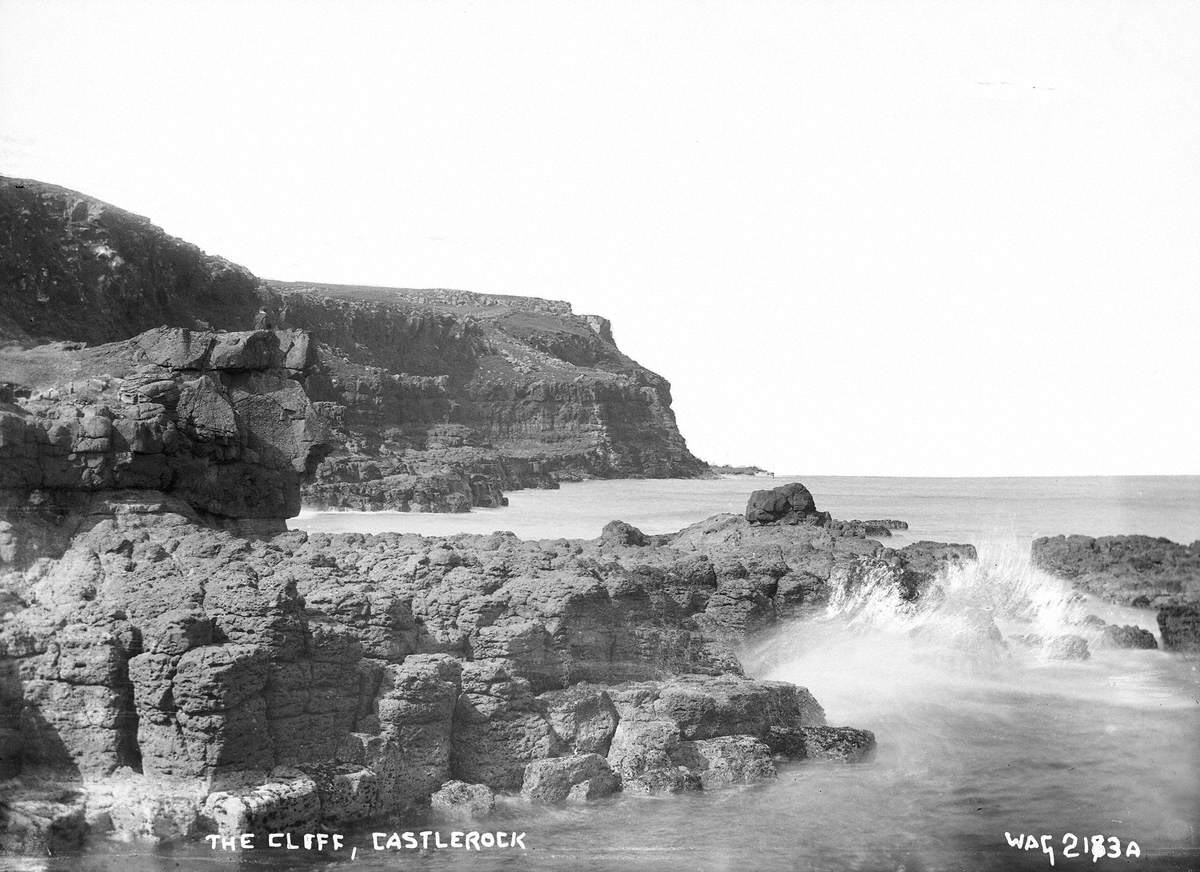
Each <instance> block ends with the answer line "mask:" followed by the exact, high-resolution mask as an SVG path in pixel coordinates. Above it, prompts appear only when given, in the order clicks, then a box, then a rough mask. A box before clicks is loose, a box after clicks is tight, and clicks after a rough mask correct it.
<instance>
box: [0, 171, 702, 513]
mask: <svg viewBox="0 0 1200 872" xmlns="http://www.w3.org/2000/svg"><path fill="white" fill-rule="evenodd" d="M161 326H168V327H178V328H184V329H187V330H191V331H197V332H202V333H203V332H211V331H245V330H249V329H251V328H264V329H267V328H272V327H273V328H276V329H279V330H286V331H295V330H300V331H304V332H305V333H307V334H308V335H309V336H310V337H311V348H310V352H311V359H310V361H309V363H310V365H311V366H312V367H313V368H314V370H315V371H314V372H313V373H312V375H311V376H310V377H309V379H308V385H307V389H308V393H309V397H310V399H311V400H312V401H314V402H315V403H317V404H318V408H319V411H320V414H321V415H322V416H323V417H324V419H325V424H326V426H327V427H328V428H329V430H330V431H331V433H332V434H333V437H334V441H335V442H336V450H334V451H332V452H330V453H329V454H328V456H326V457H325V458H323V459H322V460H321V462H319V463H318V464H316V468H315V469H314V471H313V472H314V475H313V476H312V478H311V479H310V481H308V482H307V483H306V485H305V489H304V494H303V499H304V500H305V502H307V503H309V504H311V505H312V506H313V507H316V508H345V509H365V510H378V509H390V510H399V511H466V510H468V509H470V508H471V507H472V506H499V505H503V504H504V502H505V498H504V492H505V491H507V490H513V489H517V488H523V487H557V485H558V482H559V481H562V480H579V479H584V478H597V477H598V478H620V477H691V476H697V475H707V474H709V473H708V469H707V466H706V465H705V464H704V463H703V462H701V461H699V460H697V459H696V458H695V457H694V456H693V455H692V454H691V453H690V452H689V451H688V450H687V445H686V443H685V442H684V439H683V437H682V436H681V435H680V433H679V429H678V427H677V426H676V423H675V417H674V413H673V412H672V411H671V393H670V385H669V384H668V383H667V381H666V380H665V379H663V378H662V377H661V376H659V375H656V374H655V373H652V372H650V371H649V370H646V369H645V368H643V367H641V366H639V365H638V364H637V363H636V362H635V361H633V360H631V359H630V358H628V357H627V356H625V355H624V354H622V353H621V351H620V350H619V349H618V348H617V346H616V344H615V343H614V341H613V337H612V331H611V328H610V326H609V324H608V322H607V321H605V320H604V319H603V318H598V317H595V316H581V315H575V314H574V313H572V311H571V307H570V305H569V304H567V303H563V302H558V301H553V300H539V299H534V298H530V297H511V296H501V295H488V294H473V293H468V292H464V291H445V290H428V291H415V290H408V289H398V288H371V287H345V286H337V285H318V284H307V283H283V282H268V281H264V280H261V279H259V278H257V277H255V276H254V275H252V274H251V273H250V272H249V271H248V270H246V269H244V268H242V267H239V266H237V265H235V264H231V263H228V262H227V261H224V260H222V259H220V258H216V257H211V256H209V255H206V254H204V253H203V252H201V251H200V250H199V249H197V248H196V247H195V246H192V245H189V244H187V243H185V242H183V241H181V240H178V239H174V238H173V237H170V236H168V235H167V234H165V233H164V232H163V231H162V230H161V229H159V228H157V227H155V226H154V225H153V224H151V223H150V222H149V221H147V220H146V219H145V218H141V217H139V216H137V215H133V214H130V213H128V212H125V211H123V210H121V209H117V208H115V207H113V206H110V205H108V204H106V203H103V202H100V201H98V200H95V199H93V198H90V197H87V196H84V195H82V194H78V193H76V192H74V191H69V190H66V189H63V188H58V187H55V186H52V185H46V184H44V183H41V182H34V181H29V180H19V179H6V178H3V177H0V342H9V343H16V344H18V345H20V346H21V347H24V348H31V347H33V346H36V345H38V344H43V345H44V344H45V343H49V342H64V341H65V342H72V343H80V342H86V343H93V344H95V343H111V342H116V341H124V340H128V339H130V338H132V337H133V336H135V335H138V334H140V333H142V332H144V331H146V330H150V329H153V328H156V327H161ZM90 374H91V373H89V375H90ZM0 381H5V382H11V381H13V379H12V378H11V377H10V376H7V375H0ZM23 387H25V386H24V385H20V384H17V385H16V388H17V389H21V388H23Z"/></svg>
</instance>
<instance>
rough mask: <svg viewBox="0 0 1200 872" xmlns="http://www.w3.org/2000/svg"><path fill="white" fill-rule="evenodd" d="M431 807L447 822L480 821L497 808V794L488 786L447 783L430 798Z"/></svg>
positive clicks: (459, 782) (461, 782)
mask: <svg viewBox="0 0 1200 872" xmlns="http://www.w3.org/2000/svg"><path fill="white" fill-rule="evenodd" d="M429 807H430V808H431V809H433V812H434V814H435V815H436V816H437V817H440V818H443V819H446V820H478V819H479V818H484V817H487V816H488V815H489V814H491V813H492V810H493V809H494V808H495V807H496V794H495V793H494V792H493V791H492V789H491V788H490V787H488V786H487V785H486V784H467V782H465V781H456V780H455V781H447V782H446V783H445V784H443V785H442V786H441V787H439V788H438V790H437V792H436V793H434V794H433V796H431V797H430V798H429Z"/></svg>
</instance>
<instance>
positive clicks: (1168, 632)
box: [1158, 603, 1200, 654]
mask: <svg viewBox="0 0 1200 872" xmlns="http://www.w3.org/2000/svg"><path fill="white" fill-rule="evenodd" d="M1158 631H1159V633H1161V634H1162V640H1163V647H1164V648H1166V649H1167V650H1168V651H1187V652H1190V653H1193V654H1195V653H1200V604H1197V603H1181V604H1179V605H1170V606H1163V607H1162V608H1161V609H1159V610H1158Z"/></svg>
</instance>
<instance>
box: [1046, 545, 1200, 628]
mask: <svg viewBox="0 0 1200 872" xmlns="http://www.w3.org/2000/svg"><path fill="white" fill-rule="evenodd" d="M1033 561H1034V563H1035V564H1036V565H1037V566H1039V567H1040V568H1042V569H1044V570H1046V571H1047V572H1051V573H1053V574H1055V575H1057V576H1059V577H1060V578H1065V579H1068V580H1070V582H1071V583H1072V585H1074V586H1075V587H1076V588H1078V589H1080V590H1082V591H1085V592H1087V593H1090V594H1093V595H1095V596H1098V597H1100V598H1102V599H1106V600H1109V601H1110V602H1116V603H1120V604H1122V605H1130V606H1141V607H1145V608H1155V609H1158V626H1159V632H1160V633H1161V635H1162V639H1163V647H1164V648H1165V649H1166V650H1168V651H1188V652H1195V651H1198V650H1200V619H1198V618H1197V616H1198V615H1200V541H1197V542H1193V543H1192V544H1191V545H1181V544H1180V543H1178V542H1172V541H1171V540H1170V539H1164V538H1161V537H1160V538H1154V537H1150V536H1101V537H1100V538H1092V537H1091V536H1048V537H1043V538H1041V539H1037V540H1035V541H1034V543H1033ZM1125 629H1128V628H1120V629H1119V630H1115V631H1113V632H1112V633H1110V634H1109V639H1108V641H1110V642H1111V643H1112V644H1113V645H1115V646H1117V647H1150V645H1149V644H1148V643H1147V642H1146V639H1145V636H1143V635H1141V634H1131V633H1128V632H1124V630H1125ZM1107 632H1108V631H1106V633H1107ZM1151 641H1153V639H1151Z"/></svg>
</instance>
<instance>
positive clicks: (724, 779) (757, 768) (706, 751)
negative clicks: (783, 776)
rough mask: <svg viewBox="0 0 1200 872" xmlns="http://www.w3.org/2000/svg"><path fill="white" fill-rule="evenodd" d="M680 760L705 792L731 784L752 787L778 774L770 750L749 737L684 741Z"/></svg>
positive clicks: (763, 743) (719, 737) (765, 745)
mask: <svg viewBox="0 0 1200 872" xmlns="http://www.w3.org/2000/svg"><path fill="white" fill-rule="evenodd" d="M679 757H680V759H683V760H685V761H686V762H687V764H688V768H689V769H691V770H692V772H693V773H695V774H696V775H698V776H699V778H700V784H701V786H702V787H704V788H705V789H706V790H711V789H712V788H715V787H726V786H728V785H731V784H752V783H754V782H756V781H765V780H767V779H770V778H774V777H775V776H776V775H777V774H778V773H777V772H776V770H775V763H774V762H773V761H772V759H771V749H770V748H769V747H768V746H767V744H766V743H765V742H762V741H760V740H758V739H756V738H754V737H753V736H718V737H717V738H714V739H701V740H699V741H696V742H685V743H684V744H683V746H682V747H681V748H680V751H679Z"/></svg>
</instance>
